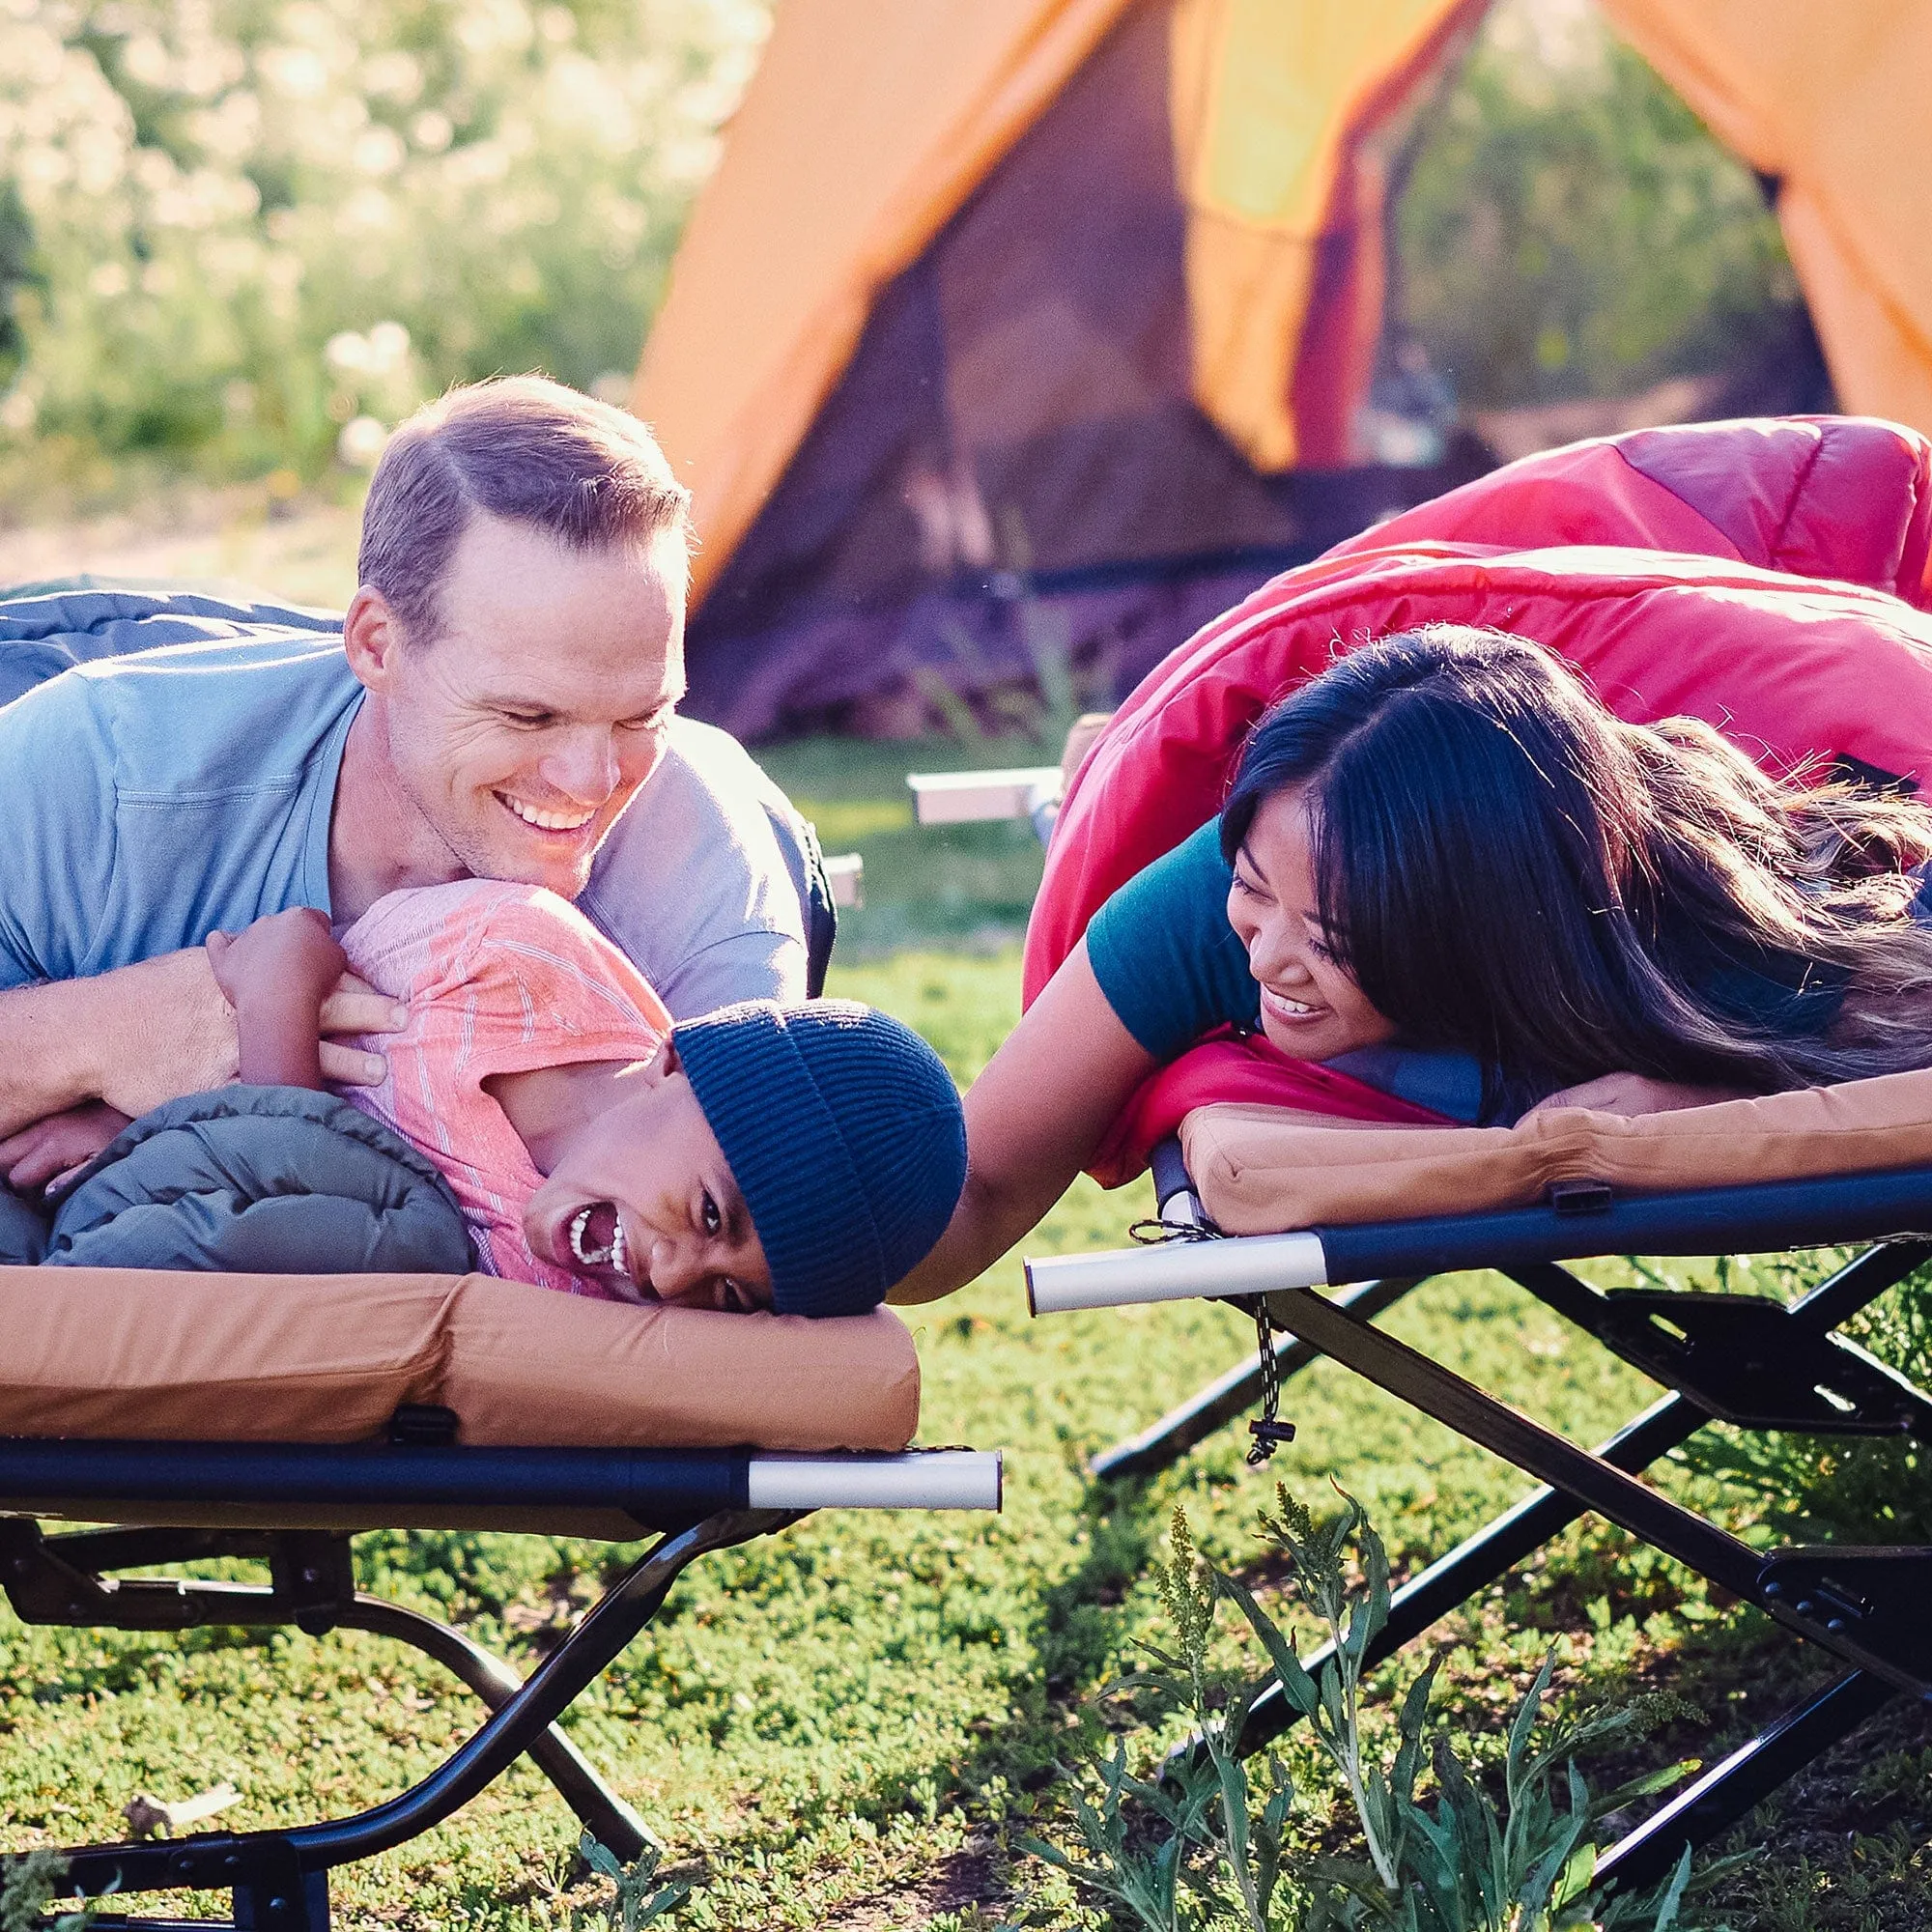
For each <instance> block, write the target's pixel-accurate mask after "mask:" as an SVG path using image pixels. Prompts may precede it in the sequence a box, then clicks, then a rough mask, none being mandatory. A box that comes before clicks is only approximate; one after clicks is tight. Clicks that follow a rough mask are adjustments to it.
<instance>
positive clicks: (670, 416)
mask: <svg viewBox="0 0 1932 1932" xmlns="http://www.w3.org/2000/svg"><path fill="white" fill-rule="evenodd" d="M1128 4H1129V0H786V4H785V5H783V6H781V7H780V8H779V9H778V14H777V18H776V21H775V23H774V26H773V31H772V37H771V40H770V42H769V43H768V44H767V46H766V48H765V52H764V56H763V58H762V60H761V61H760V63H759V67H758V71H757V73H756V74H755V76H754V77H753V82H752V86H751V89H750V91H749V92H748V94H747V96H746V98H745V100H744V102H743V104H742V105H741V106H740V108H739V110H738V113H737V116H736V118H735V119H734V120H733V122H732V123H731V126H730V128H729V129H728V131H727V134H726V139H725V152H724V156H723V157H722V159H721V161H720V163H719V167H718V171H717V173H716V174H715V175H714V176H713V177H712V179H711V181H710V182H709V183H708V184H707V185H706V186H705V189H704V191H703V193H702V194H701V195H700V196H699V198H698V202H697V206H696V209H695V210H694V212H693V213H692V217H691V220H690V223H689V225H688V227H687V228H686V231H685V236H684V240H683V242H682V244H681V245H680V247H679V249H678V253H677V258H676V261H675V262H674V264H673V265H672V270H671V277H670V287H669V292H668V295H667V297H666V299H665V304H664V307H663V309H662V310H661V311H660V313H659V316H658V320H657V323H656V326H655V327H653V329H652V331H651V337H650V341H649V343H648V344H647V345H646V348H645V351H644V357H643V362H642V365H641V367H640V368H639V375H638V381H637V384H636V387H635V389H634V391H633V396H632V408H633V409H634V410H635V411H636V412H637V413H638V414H639V416H641V417H642V418H643V419H644V420H645V421H646V422H649V423H650V424H652V425H653V427H654V428H655V429H656V431H657V433H658V436H659V438H660V440H662V441H663V442H664V444H665V446H666V448H667V449H668V451H669V452H670V455H671V458H672V461H673V463H674V465H675V466H676V468H677V470H678V473H679V475H680V476H681V477H682V479H683V480H684V481H685V482H686V483H687V484H688V485H689V486H690V487H691V489H692V492H693V495H694V497H695V499H696V521H697V527H698V529H699V531H700V533H701V535H702V538H703V548H702V549H700V551H699V552H698V554H697V555H696V558H695V559H694V566H695V568H694V574H693V595H694V598H697V597H701V596H702V594H703V592H704V590H705V589H706V588H707V587H708V586H709V584H710V582H712V580H713V579H714V578H715V577H716V576H717V574H718V572H719V570H720V569H721V568H722V567H723V565H724V563H725V560H726V559H727V558H728V557H729V556H730V554H731V552H732V551H733V549H734V548H735V547H736V545H737V543H738V540H739V538H740V537H741V536H743V534H744V533H745V531H746V529H747V528H748V527H749V526H750V525H751V523H752V521H753V518H754V517H756V515H757V513H758V511H759V508H760V507H761V506H762V504H763V503H764V500H765V498H766V497H767V495H768V494H769V493H770V491H771V489H772V487H773V485H774V484H775V483H777V481H778V479H779V477H780V476H781V473H782V472H783V470H784V468H785V465H786V464H787V463H788V462H789V461H790V459H791V456H792V453H793V451H794V450H795V449H796V448H797V446H798V443H799V441H800V440H801V439H802V438H803V437H804V435H805V433H806V431H807V430H808V429H809V428H810V424H811V421H812V418H813V416H814V415H815V414H816V412H817V411H818V408H819V405H820V404H821V403H822V402H823V401H824V400H825V397H826V395H827V394H828V393H829V391H830V390H831V388H832V386H833V384H835V383H836V382H837V381H838V377H839V374H840V373H841V372H842V370H843V369H844V367H845V365H846V363H847V361H848V360H849V359H850V357H851V355H852V351H853V349H854V348H855V347H856V345H857V343H858V340H859V337H860V334H861V332H862V331H863V330H864V328H865V326H866V321H867V316H868V314H869V313H870V310H871V305H872V299H873V298H874V296H875V295H876V294H877V292H878V291H879V290H880V288H882V287H883V286H884V285H885V284H886V283H887V282H888V281H890V280H891V279H892V277H893V276H894V275H895V274H897V273H898V271H899V270H902V269H904V268H905V267H906V266H907V264H908V263H910V262H911V261H912V260H913V259H914V258H915V257H916V256H917V255H918V253H919V251H920V250H921V248H923V246H924V244H925V243H926V241H929V240H930V239H931V237H932V235H933V234H934V233H935V232H936V231H937V230H938V229H939V228H940V226H941V225H942V224H943V223H944V222H945V221H946V220H947V218H948V217H949V216H950V215H952V213H953V212H954V211H955V210H956V209H957V208H958V207H959V205H960V203H961V202H962V201H963V200H964V199H965V198H966V196H967V195H968V194H970V193H971V192H972V190H973V188H974V187H975V186H976V185H978V183H979V182H980V180H981V179H982V177H983V176H984V175H985V173H986V171H987V169H988V168H990V167H991V166H992V165H993V164H994V163H995V162H996V161H997V160H998V159H999V158H1000V156H1002V155H1004V154H1005V153H1006V151H1007V150H1008V148H1009V147H1010V145H1011V144H1012V142H1013V140H1014V139H1015V138H1016V137H1017V136H1018V135H1019V134H1020V133H1022V132H1023V131H1024V130H1025V129H1026V128H1028V127H1029V126H1030V125H1031V124H1032V122H1033V121H1034V120H1035V118H1036V117H1037V115H1038V113H1039V112H1040V110H1041V108H1042V107H1043V106H1044V105H1045V104H1046V103H1047V102H1048V101H1049V100H1051V99H1053V98H1054V96H1055V95H1056V94H1057V93H1058V92H1059V91H1060V89H1061V87H1062V86H1063V85H1064V83H1065V81H1066V79H1067V77H1068V76H1069V75H1070V74H1072V73H1073V72H1074V71H1076V70H1077V69H1078V68H1079V67H1080V65H1081V63H1082V62H1083V61H1084V60H1085V59H1086V57H1087V55H1088V54H1089V53H1090V52H1092V50H1093V49H1094V45H1095V44H1096V43H1098V42H1099V40H1100V39H1101V37H1102V36H1103V35H1104V34H1105V33H1106V31H1107V30H1108V28H1109V27H1111V26H1112V25H1113V24H1114V22H1115V21H1116V19H1117V18H1118V17H1119V16H1120V15H1121V14H1122V13H1123V12H1125V11H1126V8H1127V5H1128Z"/></svg>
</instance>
